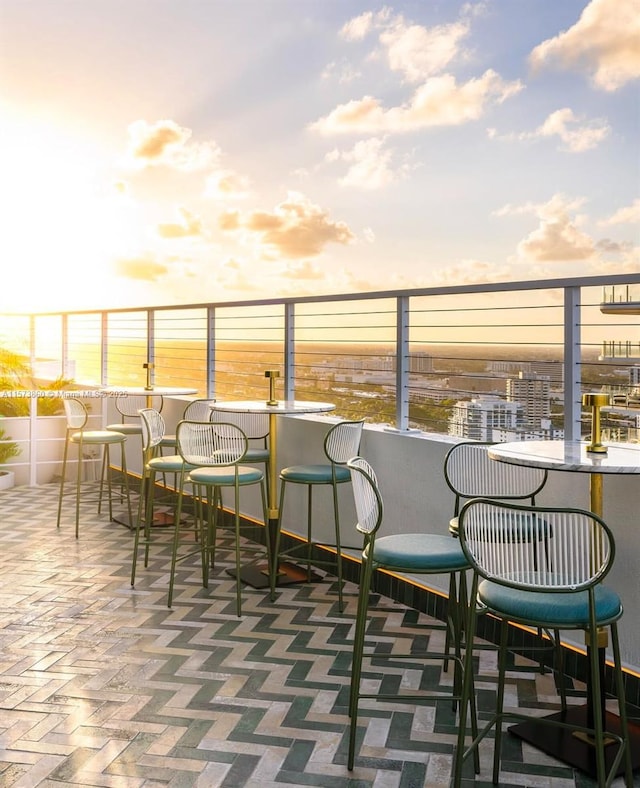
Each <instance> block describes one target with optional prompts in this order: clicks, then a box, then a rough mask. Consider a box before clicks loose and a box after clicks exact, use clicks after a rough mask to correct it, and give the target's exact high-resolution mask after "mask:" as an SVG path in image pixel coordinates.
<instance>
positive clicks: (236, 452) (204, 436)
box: [176, 421, 249, 468]
mask: <svg viewBox="0 0 640 788" xmlns="http://www.w3.org/2000/svg"><path fill="white" fill-rule="evenodd" d="M176 441H177V444H178V453H179V454H180V456H181V457H182V459H183V460H184V461H185V462H186V463H188V464H190V465H197V466H205V467H212V468H216V467H222V466H225V465H237V464H238V463H239V462H240V461H241V460H242V458H243V457H244V455H245V454H246V453H247V448H248V445H249V441H248V440H247V436H246V435H245V434H244V432H243V431H242V430H241V429H240V427H237V426H236V425H235V424H228V423H220V424H214V423H213V422H203V421H180V422H178V427H177V430H176Z"/></svg>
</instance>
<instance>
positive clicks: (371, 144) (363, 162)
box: [325, 137, 408, 190]
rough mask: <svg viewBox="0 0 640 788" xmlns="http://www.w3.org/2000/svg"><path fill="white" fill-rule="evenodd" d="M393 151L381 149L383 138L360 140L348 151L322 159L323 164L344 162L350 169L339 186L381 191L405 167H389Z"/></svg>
mask: <svg viewBox="0 0 640 788" xmlns="http://www.w3.org/2000/svg"><path fill="white" fill-rule="evenodd" d="M393 156H394V151H393V150H392V149H391V148H385V147H384V139H381V138H379V137H372V138H370V139H368V140H360V142H357V143H356V144H355V145H354V146H353V148H351V150H348V151H338V150H337V149H336V150H333V151H331V152H330V153H328V154H327V155H326V157H325V160H326V161H329V162H332V161H346V162H347V163H348V164H349V165H350V166H349V169H348V170H347V174H346V175H345V176H344V177H343V178H340V179H339V181H338V182H339V184H340V185H341V186H352V187H354V188H357V189H366V190H375V189H381V188H383V187H384V186H387V185H388V184H390V183H393V182H394V181H397V180H399V179H400V178H402V177H404V175H405V174H406V172H407V169H408V167H407V166H406V165H402V166H400V167H397V168H393V167H392V162H393Z"/></svg>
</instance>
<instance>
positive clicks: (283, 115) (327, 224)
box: [0, 0, 640, 311]
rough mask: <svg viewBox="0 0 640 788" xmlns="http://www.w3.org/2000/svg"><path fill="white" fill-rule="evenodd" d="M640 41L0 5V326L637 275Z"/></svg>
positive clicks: (539, 21) (436, 24)
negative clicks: (4, 314) (9, 314)
mask: <svg viewBox="0 0 640 788" xmlns="http://www.w3.org/2000/svg"><path fill="white" fill-rule="evenodd" d="M639 35H640V22H639V20H638V15H637V14H635V13H634V4H633V3H632V2H630V0H590V1H589V0H565V1H564V2H563V3H550V4H546V5H545V6H544V12H541V8H540V3H539V2H537V1H536V0H520V1H519V2H517V3H514V2H510V1H507V0H480V1H479V2H471V3H469V2H447V3H436V2H429V3H425V2H414V1H412V2H410V1H409V0H403V1H402V2H395V3H392V4H389V5H383V4H380V5H375V6H374V5H372V4H371V3H369V2H365V1H364V0H344V2H339V3H338V2H323V3H320V2H311V0H308V1H307V2H305V1H302V2H300V0H277V2H271V3H264V2H259V1H258V0H241V2H235V3H234V2H231V1H230V0H212V2H208V3H202V2H198V0H180V1H179V2H178V0H159V1H156V2H151V0H129V1H128V2H120V0H92V1H91V2H81V1H80V0H66V2H64V3H62V2H51V1H50V0H32V1H31V2H29V3H24V2H20V0H0V44H1V46H0V120H1V121H2V137H3V141H4V145H2V146H1V147H0V150H2V153H1V154H0V156H1V157H2V170H3V179H2V187H1V192H0V193H1V194H2V202H3V212H4V219H5V223H4V224H5V231H4V233H3V239H2V242H1V243H2V245H3V250H2V251H3V258H4V260H5V265H4V266H3V269H4V272H3V288H2V290H1V292H2V294H3V297H2V301H1V307H0V308H1V309H2V311H43V310H44V311H48V310H52V309H65V310H66V309H86V308H94V307H95V308H118V307H128V306H136V305H140V304H145V305H158V306H160V305H167V304H176V303H194V302H195V303H198V302H202V301H209V300H215V301H224V300H234V299H254V298H261V297H265V296H267V297H275V296H292V295H293V296H299V295H307V294H318V293H326V294H331V293H341V292H342V293H344V292H359V291H369V290H387V289H395V288H407V287H429V286H433V285H435V286H437V285H456V284H466V283H482V282H487V281H496V282H502V281H504V282H508V281H515V280H528V279H546V278H553V277H563V276H582V275H591V274H605V275H606V274H608V273H611V274H616V273H624V272H638V271H640V257H639V255H638V249H639V247H640V243H639V239H638V219H639V218H640V200H639V199H638V190H637V187H638V169H637V167H638V165H637V161H638V138H639V137H638V131H639V129H638V78H639V77H640V48H639V47H638V45H637V42H638V40H639V39H638V36H639ZM634 44H635V45H634Z"/></svg>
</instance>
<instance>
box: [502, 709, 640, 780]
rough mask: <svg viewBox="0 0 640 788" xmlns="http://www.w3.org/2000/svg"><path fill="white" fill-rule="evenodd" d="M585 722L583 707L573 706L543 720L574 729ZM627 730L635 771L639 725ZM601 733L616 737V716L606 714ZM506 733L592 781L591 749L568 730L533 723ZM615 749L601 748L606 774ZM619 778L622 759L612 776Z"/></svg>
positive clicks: (638, 763) (638, 759) (639, 750)
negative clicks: (567, 723) (608, 732)
mask: <svg viewBox="0 0 640 788" xmlns="http://www.w3.org/2000/svg"><path fill="white" fill-rule="evenodd" d="M586 718H587V707H586V706H573V707H571V708H569V709H567V711H566V712H565V711H561V712H558V713H557V714H552V715H550V716H549V717H546V719H552V720H559V721H561V722H570V723H573V724H574V725H576V726H578V725H584V724H585V722H586ZM628 728H629V739H628V746H629V747H630V752H631V765H632V768H633V770H634V771H635V770H636V769H638V768H639V767H640V725H635V724H633V723H631V722H630V723H628ZM605 729H606V730H608V731H611V733H616V734H619V733H620V718H619V717H618V716H617V715H616V714H612V713H611V712H607V713H606V719H605ZM509 733H512V734H514V735H515V736H517V737H518V738H520V739H522V740H523V741H526V742H528V743H529V744H532V745H533V746H534V747H537V748H538V749H539V750H542V751H543V752H546V753H547V755H552V756H553V757H554V758H557V759H558V760H559V761H563V762H564V763H567V764H569V765H570V766H575V767H576V768H577V769H580V770H581V771H583V772H585V773H586V774H589V775H591V777H594V778H595V776H596V757H595V751H594V749H593V746H592V745H591V744H589V743H588V742H587V741H585V740H584V739H582V738H580V737H579V736H576V735H575V733H574V732H573V731H571V730H569V729H566V730H564V729H562V728H554V727H550V726H548V725H539V724H537V723H536V721H535V720H530V721H527V722H521V723H518V724H517V725H512V726H511V727H510V728H509ZM617 749H618V747H617V745H616V744H615V743H614V744H611V745H609V746H607V747H605V763H606V769H607V771H608V770H609V769H610V767H611V764H612V763H613V759H614V758H615V757H616V753H617ZM621 774H624V758H623V760H622V763H621V764H620V766H619V767H618V771H617V772H616V776H617V775H621Z"/></svg>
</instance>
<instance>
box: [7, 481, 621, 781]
mask: <svg viewBox="0 0 640 788" xmlns="http://www.w3.org/2000/svg"><path fill="white" fill-rule="evenodd" d="M56 505H57V488H56V487H55V486H53V485H49V486H43V487H39V488H26V487H22V488H14V489H13V490H9V491H4V492H2V493H0V517H1V525H0V546H1V552H0V594H1V602H2V604H1V613H0V615H1V621H2V628H1V629H0V644H1V654H0V676H1V678H0V785H1V786H2V788H35V787H36V786H41V787H42V788H62V786H68V787H69V788H76V786H78V787H80V786H82V788H85V787H86V786H100V787H104V788H161V787H162V788H189V787H190V786H196V787H197V788H217V787H218V786H219V787H220V788H244V787H245V786H246V788H275V787H276V786H289V788H290V787H291V786H326V788H422V786H427V787H428V786H445V785H447V784H448V781H449V775H450V768H451V755H452V748H453V742H454V738H455V732H456V729H455V718H454V717H453V715H452V713H451V709H450V704H449V703H440V704H438V705H437V708H436V707H434V706H419V705H408V704H397V703H396V704H391V703H377V704H375V703H374V704H372V705H371V706H370V707H369V709H370V711H368V712H367V711H364V712H363V713H362V714H361V716H360V718H359V722H360V724H361V725H362V727H363V736H364V741H363V744H362V746H361V748H360V756H359V758H358V760H357V764H356V768H355V769H354V770H353V772H352V773H349V772H348V771H347V769H346V765H345V763H346V730H347V715H346V703H347V695H348V689H347V688H348V677H349V657H350V646H351V644H350V636H351V630H352V624H353V616H354V613H355V593H356V588H355V586H353V585H350V584H348V585H347V599H348V607H347V610H346V611H345V613H344V614H343V615H340V614H339V613H338V612H337V606H336V595H335V587H334V584H333V582H332V580H331V579H328V580H325V581H324V582H321V583H314V584H312V585H294V586H289V587H286V588H284V589H281V590H280V591H279V592H278V599H277V601H276V602H275V603H271V602H270V601H269V599H268V594H267V593H266V592H265V591H264V590H259V589H253V588H251V587H246V589H245V590H244V592H243V605H244V611H243V616H242V618H238V617H237V616H236V614H235V596H234V582H235V581H234V580H233V579H232V578H231V577H230V576H229V575H228V574H227V573H226V571H225V566H228V565H229V564H228V561H229V559H230V558H231V555H230V553H229V552H228V551H225V550H221V551H220V554H219V557H218V562H219V565H218V566H217V567H216V569H215V570H214V575H213V578H212V580H211V582H210V585H209V589H208V590H205V589H203V588H202V587H201V582H200V572H199V567H198V565H197V559H196V558H195V557H194V558H193V559H188V560H187V561H186V562H185V563H184V564H182V565H181V567H180V569H179V572H178V583H177V587H176V596H175V601H174V606H173V609H171V610H169V609H168V608H167V607H166V595H167V582H168V565H169V564H168V561H169V554H170V553H169V536H170V533H169V530H168V529H157V530H158V533H157V540H158V544H157V546H156V547H155V548H154V549H153V550H152V554H151V560H150V565H149V567H148V568H147V569H144V568H142V567H140V569H139V573H138V578H137V581H136V587H135V589H132V588H131V586H130V583H129V572H130V562H131V550H132V543H133V539H132V534H131V532H130V531H129V530H127V529H126V528H124V527H123V526H121V525H118V524H117V523H113V522H110V521H109V520H108V518H107V517H105V516H98V515H96V514H95V512H93V511H91V510H89V509H87V510H85V511H84V512H83V515H82V523H81V529H80V538H79V539H78V540H76V539H75V538H74V531H73V526H72V521H71V516H70V514H69V515H65V516H64V517H63V523H62V527H61V528H60V530H56V527H55V522H56ZM373 615H374V616H375V617H376V622H375V626H373V627H372V629H371V630H370V631H371V632H375V633H376V640H377V642H378V644H384V647H394V645H395V644H396V643H400V642H401V641H402V642H403V643H404V644H405V645H404V646H403V647H406V642H407V641H408V640H410V639H411V638H414V639H415V642H416V643H419V642H421V639H422V640H423V639H424V636H425V631H424V624H425V623H427V619H426V617H424V616H423V615H422V614H418V613H416V612H415V611H412V610H409V609H406V608H403V607H402V606H400V605H397V604H395V603H394V602H391V601H389V600H387V599H383V598H381V599H379V600H378V604H377V607H376V609H375V611H374V613H373ZM482 660H483V662H482V664H481V669H480V674H481V680H480V681H479V684H478V688H479V693H480V703H481V706H482V704H489V703H490V702H491V693H492V683H491V675H492V672H493V667H494V666H493V655H492V653H491V652H483V657H482ZM422 667H423V666H422V665H420V663H419V662H417V663H415V664H413V665H410V666H408V667H407V668H406V669H405V670H404V671H402V670H400V669H399V668H397V667H394V668H391V669H388V670H391V672H393V673H396V674H401V675H400V676H399V677H398V679H397V680H398V681H401V682H402V683H403V684H405V685H407V686H413V687H415V686H418V684H419V683H420V682H421V681H431V682H433V683H434V684H436V685H438V684H440V685H444V684H448V683H450V681H451V678H450V675H449V674H445V673H441V671H440V668H439V667H438V668H437V669H436V668H434V667H433V666H428V667H426V669H425V671H424V674H423V672H422ZM386 671H387V669H385V672H386ZM485 679H486V680H485ZM368 680H370V681H375V680H376V674H375V673H371V674H370V676H369V678H368ZM511 687H512V692H511V693H510V695H509V697H508V699H507V702H509V703H517V702H518V701H519V700H520V701H521V702H523V703H526V704H527V706H530V705H535V704H536V702H537V703H539V704H541V705H546V704H547V703H549V702H552V701H553V699H554V698H555V694H554V692H553V686H552V681H551V679H550V677H549V676H540V675H539V674H536V673H535V671H529V670H528V669H526V670H525V669H523V672H520V673H517V674H515V677H514V680H513V683H512V685H511ZM506 747H507V748H508V757H507V759H506V761H505V764H504V769H503V772H502V775H503V778H504V782H502V783H501V785H502V786H504V787H505V788H506V786H516V785H517V786H529V787H530V788H535V787H537V786H540V787H543V786H544V787H545V788H546V787H548V786H554V788H572V787H574V786H575V787H576V788H586V787H587V786H590V785H592V784H593V783H592V781H591V780H589V779H588V778H586V777H584V776H583V775H580V774H574V773H573V772H572V770H571V769H569V768H568V767H565V766H563V765H562V764H559V763H557V762H555V761H553V760H552V759H550V758H548V757H547V756H545V755H544V754H543V753H540V752H538V751H537V750H535V749H533V748H531V747H529V746H527V745H523V743H522V742H521V741H520V740H518V739H515V738H513V737H507V744H506ZM487 749H488V750H490V749H491V747H490V746H487ZM489 757H490V752H487V753H483V769H482V775H483V776H482V779H480V778H478V779H477V780H476V781H475V785H476V786H488V785H490V773H491V771H490V766H489V765H488V759H489ZM485 759H486V761H485ZM469 783H473V780H470V781H469ZM617 785H621V781H617Z"/></svg>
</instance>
